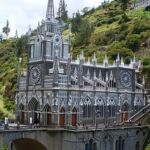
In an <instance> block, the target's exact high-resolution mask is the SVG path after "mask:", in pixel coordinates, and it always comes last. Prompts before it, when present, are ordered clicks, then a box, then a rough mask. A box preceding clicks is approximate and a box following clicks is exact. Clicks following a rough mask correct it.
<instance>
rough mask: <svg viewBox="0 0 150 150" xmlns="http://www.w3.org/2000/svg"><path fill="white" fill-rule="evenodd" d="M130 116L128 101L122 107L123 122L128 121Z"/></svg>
mask: <svg viewBox="0 0 150 150" xmlns="http://www.w3.org/2000/svg"><path fill="white" fill-rule="evenodd" d="M128 118H129V104H128V103H127V102H126V103H124V104H123V106H122V109H121V122H125V121H127V120H128Z"/></svg>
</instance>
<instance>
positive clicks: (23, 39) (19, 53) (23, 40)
mask: <svg viewBox="0 0 150 150" xmlns="http://www.w3.org/2000/svg"><path fill="white" fill-rule="evenodd" d="M26 45H27V37H26V36H22V37H21V38H19V39H18V40H17V44H16V47H17V50H18V51H17V57H18V58H19V57H22V54H23V50H25V49H27V47H26Z"/></svg>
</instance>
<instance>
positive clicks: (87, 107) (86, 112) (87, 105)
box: [83, 98, 92, 118]
mask: <svg viewBox="0 0 150 150" xmlns="http://www.w3.org/2000/svg"><path fill="white" fill-rule="evenodd" d="M83 117H85V118H90V117H92V103H91V101H90V99H89V98H87V99H85V102H84V105H83Z"/></svg>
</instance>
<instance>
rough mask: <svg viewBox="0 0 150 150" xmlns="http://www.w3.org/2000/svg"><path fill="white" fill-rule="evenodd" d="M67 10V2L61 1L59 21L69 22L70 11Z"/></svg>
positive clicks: (58, 13)
mask: <svg viewBox="0 0 150 150" xmlns="http://www.w3.org/2000/svg"><path fill="white" fill-rule="evenodd" d="M66 8H67V5H66V3H65V0H60V3H59V8H58V12H57V16H58V19H59V20H62V21H64V22H67V20H68V11H67V9H66Z"/></svg>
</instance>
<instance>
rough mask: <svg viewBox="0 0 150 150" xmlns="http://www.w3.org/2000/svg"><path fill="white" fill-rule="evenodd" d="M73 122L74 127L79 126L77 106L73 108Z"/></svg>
mask: <svg viewBox="0 0 150 150" xmlns="http://www.w3.org/2000/svg"><path fill="white" fill-rule="evenodd" d="M71 124H72V126H73V127H76V126H77V110H76V108H74V109H73V110H72V123H71Z"/></svg>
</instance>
